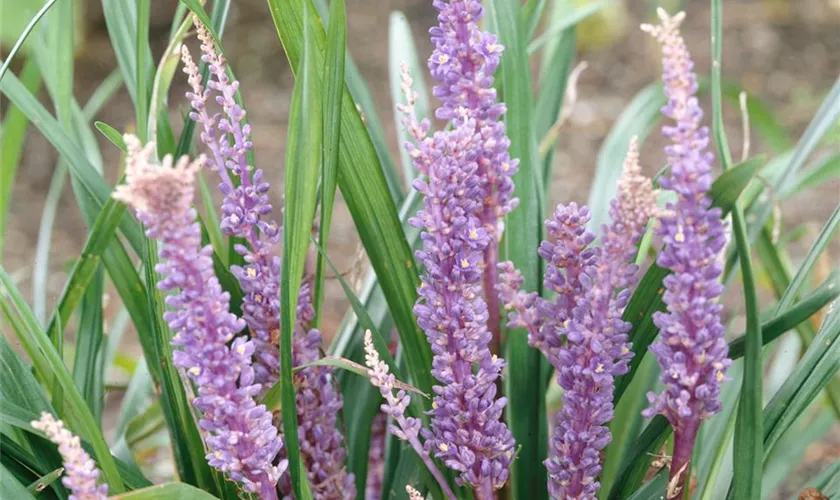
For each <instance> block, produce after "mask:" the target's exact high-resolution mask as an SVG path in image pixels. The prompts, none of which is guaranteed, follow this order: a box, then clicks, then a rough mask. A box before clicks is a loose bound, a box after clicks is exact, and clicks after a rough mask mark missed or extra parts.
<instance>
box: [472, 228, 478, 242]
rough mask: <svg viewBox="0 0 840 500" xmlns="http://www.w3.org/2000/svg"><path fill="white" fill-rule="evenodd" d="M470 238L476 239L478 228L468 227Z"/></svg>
mask: <svg viewBox="0 0 840 500" xmlns="http://www.w3.org/2000/svg"><path fill="white" fill-rule="evenodd" d="M470 239H471V240H476V239H478V229H476V228H472V229H470Z"/></svg>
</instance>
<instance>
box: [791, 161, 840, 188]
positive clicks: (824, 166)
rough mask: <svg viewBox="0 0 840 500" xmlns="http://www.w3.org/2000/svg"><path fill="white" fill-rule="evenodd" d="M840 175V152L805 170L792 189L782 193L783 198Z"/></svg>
mask: <svg viewBox="0 0 840 500" xmlns="http://www.w3.org/2000/svg"><path fill="white" fill-rule="evenodd" d="M838 177H840V154H835V155H832V156H829V157H828V158H825V159H823V160H822V161H821V162H820V163H819V164H817V165H816V166H814V167H812V168H809V169H808V170H807V171H806V172H803V173H802V174H801V175H800V176H799V177H798V178H797V179H796V180H795V181H794V182H793V185H792V186H791V187H790V189H787V190H785V191H784V192H783V193H781V195H780V196H781V197H782V198H789V197H790V196H793V195H795V194H797V193H801V192H803V191H806V190H808V189H811V188H814V187H817V186H821V185H823V183H826V182H831V181H832V180H834V179H836V178H838Z"/></svg>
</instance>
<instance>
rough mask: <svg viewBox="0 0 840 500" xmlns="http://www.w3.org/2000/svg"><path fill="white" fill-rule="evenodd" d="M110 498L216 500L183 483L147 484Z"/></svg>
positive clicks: (118, 499) (134, 499)
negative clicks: (144, 486) (147, 485)
mask: <svg viewBox="0 0 840 500" xmlns="http://www.w3.org/2000/svg"><path fill="white" fill-rule="evenodd" d="M109 498H111V499H112V500H157V499H158V498H177V499H178V500H216V497H214V496H213V495H211V494H210V493H207V492H206V491H201V490H199V489H197V488H196V487H195V486H190V485H188V484H184V483H166V484H158V485H155V486H149V487H148V488H143V489H141V490H135V491H132V492H130V493H124V494H122V495H114V496H112V497H109Z"/></svg>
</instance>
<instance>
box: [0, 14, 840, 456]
mask: <svg viewBox="0 0 840 500" xmlns="http://www.w3.org/2000/svg"><path fill="white" fill-rule="evenodd" d="M549 1H551V0H549ZM567 1H571V2H573V3H576V4H578V5H579V6H581V7H582V6H584V5H585V4H587V3H591V1H590V0H567ZM346 3H347V11H348V49H349V50H350V52H351V54H352V55H353V57H354V59H355V61H356V63H357V65H358V67H359V69H360V71H361V73H362V75H363V76H364V77H365V78H366V80H367V82H368V84H369V86H370V88H371V91H372V94H373V98H374V100H375V102H376V108H377V110H378V113H379V118H380V120H381V121H382V123H383V126H384V128H385V131H386V133H387V136H388V138H389V141H390V146H391V149H392V150H393V151H397V148H398V145H397V143H396V142H397V141H396V136H395V125H394V120H393V114H392V111H391V110H392V104H393V103H392V99H391V95H390V90H389V78H390V77H391V75H390V74H389V66H388V25H389V17H390V15H391V13H392V12H393V11H401V12H403V13H404V14H405V16H406V18H407V19H408V20H409V22H410V24H411V26H412V29H413V32H414V36H415V39H416V41H417V44H418V50H419V52H420V55H421V57H423V58H426V57H427V56H428V54H429V53H430V50H431V48H430V44H429V42H428V40H427V36H426V35H427V32H428V29H429V27H430V26H432V25H433V24H434V23H435V15H434V9H433V8H432V2H431V0H347V1H346ZM42 5H43V2H42V1H40V0H0V20H2V22H0V34H2V38H1V39H0V54H3V57H5V55H6V54H7V53H8V50H9V48H10V46H11V44H12V43H13V42H14V40H15V39H16V38H17V36H18V35H19V33H20V31H21V30H22V27H23V25H25V23H26V22H27V21H28V20H29V19H30V18H31V17H32V15H33V14H34V13H35V12H36V11H37V10H38V9H39V8H40V7H41V6H42ZM176 5H177V1H176V0H153V2H152V9H153V10H152V27H151V37H152V40H153V43H152V50H153V52H154V54H155V56H156V57H157V56H158V55H159V54H160V53H161V52H162V50H163V49H164V47H165V44H166V41H167V37H168V35H169V30H170V22H171V18H172V14H173V12H174V10H175V6H176ZM658 5H662V6H663V7H665V8H666V9H668V10H669V11H675V10H678V9H684V10H686V12H687V18H686V20H685V21H684V23H683V33H684V35H685V38H686V40H687V42H688V45H689V48H690V49H691V51H692V53H693V55H694V58H695V63H696V69H697V71H698V73H700V74H701V75H702V74H707V73H708V70H709V64H710V62H709V52H710V40H709V30H710V26H709V23H710V17H709V2H708V1H705V0H683V1H678V0H661V1H659V2H655V1H650V0H623V1H622V0H615V1H613V2H610V3H609V4H608V6H607V7H605V8H604V9H602V10H600V11H599V12H598V13H597V14H596V15H593V16H592V17H590V18H588V19H587V20H586V21H584V22H583V23H582V24H581V25H580V27H579V29H578V44H579V60H585V61H586V62H587V63H588V69H586V70H585V71H584V72H583V74H582V75H581V77H580V79H579V82H578V86H577V102H576V105H575V106H574V108H573V110H572V113H571V115H570V116H569V119H568V121H567V122H566V124H565V125H564V126H563V128H562V130H561V135H560V140H559V143H558V147H557V151H556V154H555V156H554V161H555V162H556V166H555V170H554V172H555V173H554V179H553V182H552V186H551V190H550V193H551V200H550V201H551V203H552V204H554V203H557V202H569V201H576V202H578V203H585V202H586V200H587V193H588V192H589V188H590V185H591V183H592V178H593V173H594V168H595V164H596V158H597V154H598V151H599V149H600V147H601V144H602V142H603V140H604V138H605V137H606V136H607V134H608V133H609V131H610V129H611V127H612V126H613V124H614V123H615V121H616V119H617V118H618V117H619V115H620V114H621V112H622V111H623V110H624V108H625V107H626V106H627V105H628V104H629V103H630V102H631V100H632V98H633V96H634V95H636V94H637V93H638V92H639V91H640V90H641V89H642V88H644V87H645V86H646V85H648V84H649V83H651V82H653V81H655V80H657V79H658V78H659V74H660V64H659V60H658V51H657V48H656V46H655V44H654V43H653V40H652V39H650V37H649V36H647V35H646V34H644V33H642V32H641V31H640V30H639V29H638V26H639V24H640V23H642V22H645V21H648V20H651V18H652V16H653V15H654V11H655V8H656V7H657V6H658ZM77 7H78V8H77V26H78V30H77V33H78V36H77V50H76V54H77V59H78V61H77V65H76V73H75V89H74V90H75V94H76V96H77V99H78V100H79V101H80V102H84V101H85V100H87V98H88V97H89V96H90V94H91V93H92V92H93V90H94V89H95V88H96V87H97V85H99V83H100V82H101V81H102V80H103V79H104V78H106V77H107V76H108V75H109V74H110V73H111V72H112V71H113V69H114V68H115V67H116V60H115V55H114V53H113V50H112V48H111V45H110V42H109V39H108V35H107V31H106V27H105V22H104V18H103V16H102V7H101V4H100V2H99V1H96V0H77ZM724 8H725V12H724V45H723V55H724V58H723V75H724V79H725V81H727V82H730V83H733V84H736V85H738V86H741V87H743V88H744V89H745V90H746V91H747V92H749V94H750V95H751V96H754V97H757V98H759V99H760V100H762V101H763V102H764V103H765V104H766V105H767V107H768V108H769V109H771V110H772V111H773V113H774V114H775V116H776V118H777V120H778V121H779V122H780V124H781V125H782V126H783V127H784V128H785V129H786V130H787V131H788V133H789V134H790V136H791V137H792V138H793V139H794V140H795V139H796V138H798V137H799V135H800V134H801V133H802V131H803V130H804V128H805V127H806V125H807V124H808V121H809V120H810V119H811V117H812V116H813V114H814V112H815V111H816V108H817V106H818V105H819V104H820V102H822V99H823V98H824V96H825V94H826V92H827V90H828V89H829V88H830V87H831V85H832V84H833V83H834V81H835V79H836V78H837V76H838V74H839V73H840V0H727V1H726V2H725V6H724ZM541 29H546V27H545V26H543V27H542V28H541ZM191 43H194V42H191ZM224 48H225V51H226V53H227V55H228V59H229V61H230V64H231V66H232V67H233V69H234V70H235V72H236V74H237V76H238V77H239V78H240V81H241V89H242V91H243V96H244V99H245V103H246V106H247V109H248V113H249V121H250V123H251V124H252V126H253V135H254V137H253V139H254V143H255V148H256V157H257V166H258V167H259V168H262V169H263V170H264V171H265V172H266V177H267V179H268V180H269V181H270V182H272V184H273V193H274V194H273V196H274V202H275V207H278V208H279V207H280V206H281V205H282V192H283V186H282V182H283V161H282V159H283V158H284V154H285V144H284V142H285V137H286V126H287V117H288V114H289V101H290V97H291V89H292V85H293V78H292V74H291V72H290V70H289V67H288V65H287V63H286V59H285V56H284V54H283V52H282V48H281V46H280V42H279V40H278V38H277V35H276V32H275V30H274V26H273V24H272V22H271V20H270V17H269V12H268V7H267V5H266V2H265V1H264V0H237V1H236V2H233V3H232V7H231V10H230V14H229V18H228V22H227V29H226V31H225V34H224ZM12 69H13V70H15V71H17V70H19V69H20V64H15V65H13V66H12ZM179 76H180V74H179ZM414 77H415V78H426V79H427V80H428V76H427V75H414ZM185 87H186V81H185V78H182V77H181V78H176V84H175V85H173V91H172V93H171V94H170V112H171V114H172V116H173V120H174V121H173V123H174V124H177V123H181V120H180V119H179V118H178V117H179V116H182V115H183V114H184V113H185V112H186V111H187V106H188V103H187V101H186V99H184V98H183V97H182V95H183V91H184V90H185ZM704 101H705V102H704V103H703V104H704V107H705V109H707V110H708V109H710V106H709V103H708V100H707V99H704ZM45 102H46V100H45ZM7 104H8V103H7V102H6V101H2V100H0V114H2V113H4V112H5V111H6V109H7ZM133 115H134V108H133V106H132V105H131V103H130V101H129V98H128V95H127V93H126V92H125V91H124V90H121V91H120V92H119V93H118V94H117V95H116V96H115V97H114V98H113V99H112V100H111V101H110V102H109V103H108V104H107V105H106V106H105V107H104V108H103V109H102V111H101V112H100V113H99V115H98V116H97V117H96V118H97V119H98V120H102V121H104V122H106V123H108V124H110V125H112V126H114V127H115V128H116V129H117V130H120V131H130V130H132V129H133V126H134V125H133ZM726 122H727V123H726V125H727V132H728V135H729V142H730V145H731V147H732V148H733V155H734V157H735V158H739V157H740V149H741V144H742V142H743V137H742V135H743V134H742V128H741V117H740V114H739V111H738V109H737V107H734V106H730V107H729V108H728V109H727V110H726ZM753 135H754V137H753V140H752V145H751V147H752V151H753V152H761V151H762V150H766V148H767V145H765V144H762V143H761V141H760V140H758V139H757V138H756V137H755V134H753ZM828 141H829V143H828V144H826V145H825V147H824V148H822V149H821V154H827V153H831V152H832V151H833V152H834V153H837V152H838V151H840V125H838V126H836V127H835V130H834V131H833V132H832V133H830V134H828ZM661 146H662V141H661V139H660V138H659V137H658V134H657V133H653V134H651V136H650V138H649V139H648V141H647V142H646V143H645V146H644V148H643V151H642V159H643V163H644V165H645V168H646V169H647V171H648V173H651V174H652V173H653V172H655V171H657V170H658V169H659V168H660V166H661V165H662V163H663V161H662V155H661V153H660V152H659V151H660V150H661ZM101 147H102V151H103V155H104V159H105V162H104V164H105V165H106V177H107V179H108V180H109V182H111V183H112V184H113V183H115V182H116V179H117V176H118V173H119V172H118V169H119V165H120V156H119V152H118V151H117V149H116V148H115V147H113V146H111V145H110V144H109V143H106V141H105V140H104V139H101ZM56 159H57V155H56V153H55V151H54V150H53V149H52V148H51V147H50V146H49V145H48V143H47V142H46V141H45V140H44V139H43V138H42V137H40V135H39V134H38V133H37V132H33V131H30V134H29V136H28V139H27V142H26V146H25V150H24V152H23V162H22V166H21V169H20V170H19V171H18V174H17V179H16V181H15V184H14V187H13V190H12V202H11V215H10V220H9V225H8V227H7V232H8V240H7V241H9V242H10V243H9V244H8V245H7V246H6V248H5V255H3V256H2V261H3V265H4V266H5V267H6V268H7V269H8V270H9V271H10V272H12V273H13V274H14V275H15V276H16V278H17V279H18V280H19V286H20V287H21V290H22V291H23V292H24V293H25V294H28V293H30V292H31V283H30V281H31V278H30V277H31V273H32V266H33V263H34V260H33V259H34V249H35V247H36V243H37V239H38V225H39V221H40V220H41V216H42V211H43V206H44V200H45V196H46V193H47V190H48V188H49V185H50V181H51V178H52V175H53V170H54V168H55V165H56ZM811 193H815V194H811ZM838 201H840V182H838V181H836V180H835V181H833V182H830V183H827V184H825V185H823V186H821V187H820V188H819V189H818V190H816V191H810V192H809V194H808V198H807V199H803V198H801V197H799V198H797V197H794V198H792V199H790V200H787V201H786V202H785V206H784V213H785V215H786V219H785V221H784V223H783V225H782V226H781V228H780V230H781V232H782V233H783V234H796V237H797V238H798V239H799V241H798V242H797V243H796V244H794V246H793V247H792V252H793V256H794V258H797V257H801V256H802V255H803V254H804V251H806V250H807V248H809V246H810V245H811V243H812V242H813V240H814V238H815V237H816V233H817V231H818V230H819V228H820V227H821V226H822V224H823V223H824V221H825V220H826V218H827V217H828V215H829V214H830V213H831V211H832V210H833V209H834V207H835V206H836V205H837V203H838ZM339 203H341V202H339ZM56 217H57V218H56V224H55V230H54V233H53V243H52V247H51V250H50V267H49V279H48V295H49V297H50V300H53V299H55V298H56V297H57V296H58V294H59V293H60V292H61V289H62V287H63V284H64V281H65V279H66V274H65V273H66V271H67V270H68V269H69V267H70V265H72V261H71V260H70V258H71V256H74V255H78V252H79V250H80V249H81V246H82V244H83V243H84V238H85V233H86V231H85V226H84V223H83V221H82V218H81V216H80V214H79V212H78V209H77V207H76V205H75V202H74V201H73V198H72V194H71V193H70V186H69V183H67V185H66V186H65V187H64V194H63V196H62V199H61V202H60V205H59V210H58V212H57V216H56ZM335 217H336V219H335V223H334V224H333V231H334V236H333V239H332V241H331V243H332V248H331V249H330V256H331V258H332V260H333V262H334V263H335V264H336V266H337V267H338V268H339V269H340V270H342V271H344V272H347V273H348V275H349V276H350V277H351V278H353V277H354V276H361V275H363V272H362V271H363V270H364V267H365V263H364V259H363V258H362V257H361V256H360V252H359V250H358V243H357V240H356V238H355V229H354V227H353V223H352V219H351V218H350V216H349V214H348V213H347V211H346V209H344V208H343V206H339V207H338V208H337V212H336V216H335ZM797 249H798V250H797ZM797 252H798V253H797ZM826 255H827V256H828V257H827V258H826V259H824V262H822V263H821V266H822V268H823V270H824V271H823V272H825V273H826V274H827V272H828V270H829V269H831V268H833V267H834V266H836V265H837V264H838V262H840V260H838V257H840V243H838V242H837V241H835V242H834V243H833V246H832V248H831V249H830V251H829V252H827V254H826ZM327 301H328V307H327V308H326V309H325V313H324V335H325V337H326V338H331V336H332V334H333V332H334V331H335V329H336V328H337V326H338V324H339V322H340V321H341V318H342V316H343V314H344V312H345V309H346V301H345V300H344V294H343V292H342V291H341V289H340V287H338V286H337V283H332V284H331V286H330V287H329V288H328V290H327ZM114 302H116V301H114ZM738 307H739V303H738V302H737V301H733V303H732V307H731V308H732V309H733V310H732V313H733V316H737V313H738ZM112 309H115V310H116V308H115V306H112ZM132 337H133V336H131V335H128V336H126V338H132ZM126 348H127V349H128V350H129V351H132V350H134V349H136V347H133V346H132V345H127V346H126ZM136 352H137V353H139V349H137V350H136ZM825 446H835V445H832V444H826V445H825ZM813 453H815V454H817V456H825V455H829V456H838V455H840V449H838V448H836V447H835V448H832V449H831V450H826V449H822V450H814V451H813ZM807 463H808V462H807V460H806V465H805V466H807Z"/></svg>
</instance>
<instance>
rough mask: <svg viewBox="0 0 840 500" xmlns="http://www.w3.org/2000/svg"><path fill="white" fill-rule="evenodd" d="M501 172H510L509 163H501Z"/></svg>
mask: <svg viewBox="0 0 840 500" xmlns="http://www.w3.org/2000/svg"><path fill="white" fill-rule="evenodd" d="M502 170H504V171H505V172H507V171H508V170H510V163H508V162H504V163H502Z"/></svg>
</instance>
